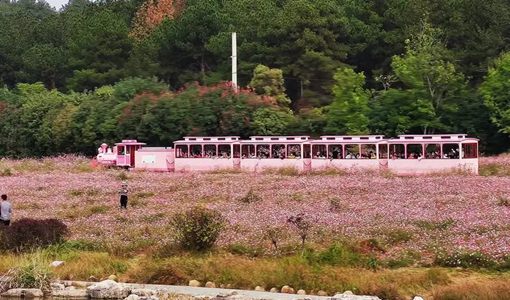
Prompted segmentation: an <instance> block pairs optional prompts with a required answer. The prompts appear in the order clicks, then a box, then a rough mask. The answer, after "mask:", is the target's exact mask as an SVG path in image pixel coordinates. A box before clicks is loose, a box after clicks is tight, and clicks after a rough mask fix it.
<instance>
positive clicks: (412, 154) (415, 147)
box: [407, 144, 423, 159]
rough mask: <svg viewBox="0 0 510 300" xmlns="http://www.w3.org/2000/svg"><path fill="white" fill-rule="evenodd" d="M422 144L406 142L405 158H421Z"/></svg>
mask: <svg viewBox="0 0 510 300" xmlns="http://www.w3.org/2000/svg"><path fill="white" fill-rule="evenodd" d="M422 158H423V146H422V145H421V144H408V145H407V159H422Z"/></svg>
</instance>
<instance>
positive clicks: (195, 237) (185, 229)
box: [171, 207, 225, 251]
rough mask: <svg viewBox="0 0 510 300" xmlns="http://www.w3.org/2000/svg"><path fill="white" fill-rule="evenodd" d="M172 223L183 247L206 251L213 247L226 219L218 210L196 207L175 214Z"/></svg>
mask: <svg viewBox="0 0 510 300" xmlns="http://www.w3.org/2000/svg"><path fill="white" fill-rule="evenodd" d="M171 224H172V226H173V227H174V228H175V231H176V235H177V241H178V243H179V244H180V246H181V247H182V248H183V249H186V250H195V251H204V250H208V249H211V248H212V247H213V245H214V243H215V242H216V240H217V239H218V236H219V235H220V232H221V230H222V229H223V227H224V225H225V219H224V218H223V216H222V215H221V214H220V213H219V212H217V211H214V210H211V209H207V208H203V207H195V208H192V209H190V210H188V211H186V212H181V213H177V214H175V215H174V216H173V217H172V220H171Z"/></svg>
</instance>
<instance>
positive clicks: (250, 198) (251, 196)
mask: <svg viewBox="0 0 510 300" xmlns="http://www.w3.org/2000/svg"><path fill="white" fill-rule="evenodd" d="M260 200H262V197H260V196H259V195H258V194H257V193H255V191H254V190H253V189H250V190H249V191H248V193H246V195H244V196H243V197H241V198H239V201H241V202H243V203H253V202H258V201H260Z"/></svg>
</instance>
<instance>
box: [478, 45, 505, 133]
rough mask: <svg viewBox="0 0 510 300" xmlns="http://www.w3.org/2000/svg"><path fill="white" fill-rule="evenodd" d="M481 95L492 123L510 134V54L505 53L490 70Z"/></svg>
mask: <svg viewBox="0 0 510 300" xmlns="http://www.w3.org/2000/svg"><path fill="white" fill-rule="evenodd" d="M480 94H481V95H482V97H483V100H484V103H485V105H486V106H487V108H488V109H489V112H490V118H491V121H492V122H493V123H494V124H495V125H496V126H498V128H499V130H501V131H502V132H504V133H507V134H510V97H509V96H508V95H509V94H510V52H506V53H503V54H502V55H501V56H500V57H499V58H498V59H497V60H496V61H495V62H494V66H492V67H491V68H490V69H489V73H488V74H487V77H486V78H485V81H484V82H483V84H482V85H481V86H480Z"/></svg>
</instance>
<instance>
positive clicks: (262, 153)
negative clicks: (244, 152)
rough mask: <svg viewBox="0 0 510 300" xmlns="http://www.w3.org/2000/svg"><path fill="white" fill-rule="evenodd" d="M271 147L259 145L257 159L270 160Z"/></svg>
mask: <svg viewBox="0 0 510 300" xmlns="http://www.w3.org/2000/svg"><path fill="white" fill-rule="evenodd" d="M269 148H270V147H269V145H257V158H269V157H271V152H270V151H269Z"/></svg>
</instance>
